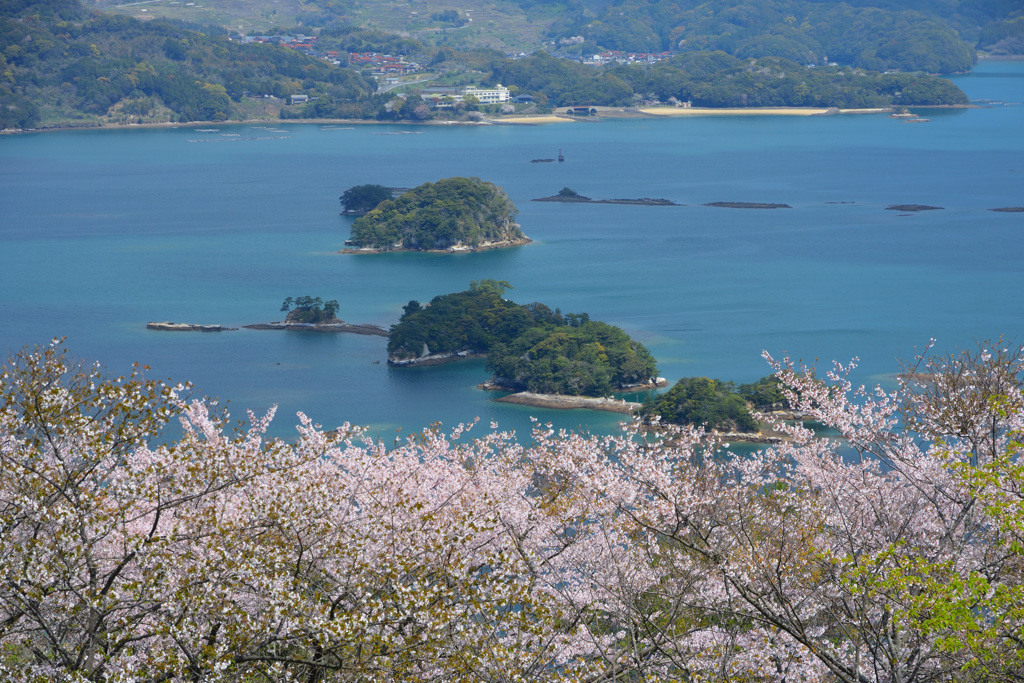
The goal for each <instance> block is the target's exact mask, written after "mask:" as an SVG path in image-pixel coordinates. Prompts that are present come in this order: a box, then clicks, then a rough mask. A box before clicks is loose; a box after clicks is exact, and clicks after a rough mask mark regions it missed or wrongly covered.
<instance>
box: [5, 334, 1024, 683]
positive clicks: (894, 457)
mask: <svg viewBox="0 0 1024 683" xmlns="http://www.w3.org/2000/svg"><path fill="white" fill-rule="evenodd" d="M768 360H769V362H770V363H771V364H772V365H773V367H774V369H775V371H776V373H777V376H778V377H779V378H780V380H781V381H782V384H783V386H784V387H785V388H786V391H787V392H788V399H789V402H790V404H791V405H792V406H793V407H794V408H795V409H796V410H798V411H800V412H801V413H802V414H803V415H804V416H805V417H806V418H807V419H811V420H814V421H817V422H820V423H823V424H826V425H828V426H830V427H831V428H832V429H833V430H835V432H837V433H838V435H839V436H838V437H837V438H829V439H826V438H821V437H817V436H815V435H814V434H813V433H812V432H810V431H809V430H807V429H805V428H804V427H803V426H802V425H800V424H779V425H777V426H776V428H777V429H779V430H781V431H784V432H785V433H786V434H787V439H786V440H784V441H783V442H782V443H780V444H777V445H775V446H772V447H770V448H766V449H764V450H761V451H758V452H756V453H753V454H751V455H749V456H744V457H739V456H733V455H732V454H730V453H729V452H728V451H727V450H725V449H724V447H723V444H722V443H721V442H720V440H719V439H718V437H717V435H716V434H714V433H708V432H706V431H704V430H702V429H700V428H685V429H680V430H676V431H673V432H670V433H660V434H659V435H657V436H650V435H645V434H643V433H641V432H640V431H639V430H640V427H639V425H632V426H627V427H625V428H624V430H623V431H622V433H620V434H617V435H613V436H608V437H594V436H585V435H581V434H576V433H566V432H555V431H553V430H552V429H551V428H550V427H546V426H543V425H537V427H536V429H535V431H534V433H533V435H532V440H531V441H529V442H528V443H525V444H523V443H520V442H519V441H518V440H517V439H516V438H515V435H514V434H511V433H508V432H502V431H499V430H498V428H497V426H496V425H492V426H491V429H490V430H489V431H486V432H485V433H484V434H482V435H479V436H476V435H475V431H476V429H477V428H476V427H475V426H474V425H468V426H460V427H458V428H456V429H454V430H452V431H451V432H450V433H447V434H446V433H443V432H441V431H440V430H439V429H433V430H428V431H425V432H424V433H422V434H418V435H415V436H413V437H410V438H409V439H407V440H406V441H405V442H404V443H401V444H397V445H395V446H394V447H391V448H388V447H386V446H385V445H384V444H382V443H380V442H376V441H373V440H371V439H369V438H367V437H366V436H365V435H364V434H363V432H362V431H361V430H360V429H358V428H355V427H352V426H350V425H344V426H342V427H341V428H339V429H337V430H332V431H325V430H323V429H322V428H320V427H319V426H318V425H315V424H313V423H312V421H311V420H309V419H308V418H307V417H305V416H304V415H301V414H300V415H299V424H298V426H297V436H296V439H295V440H294V442H292V443H288V442H284V441H280V440H273V439H268V438H267V437H266V431H267V428H268V426H269V424H270V421H271V420H272V419H273V417H274V415H273V411H271V412H270V413H268V414H267V415H265V416H263V417H257V416H253V415H250V416H249V421H248V427H247V428H246V429H245V430H244V431H238V432H232V431H231V430H230V429H229V428H228V422H227V416H226V415H223V414H218V413H217V412H216V410H215V407H214V406H211V405H210V404H209V403H207V402H204V401H202V400H189V399H187V398H186V397H185V393H186V392H187V388H185V387H180V386H179V387H170V386H167V385H165V384H162V383H160V382H154V381H152V380H147V379H145V378H144V377H143V375H142V372H141V370H140V371H138V372H137V373H135V374H133V375H132V376H130V377H128V378H116V379H110V378H105V377H103V375H102V374H101V373H100V372H99V370H98V368H96V367H94V366H83V365H81V364H76V363H73V362H72V361H70V360H69V357H68V355H67V353H66V351H65V350H63V349H62V348H61V347H60V345H59V344H55V345H51V346H49V347H46V348H42V349H35V350H31V351H25V352H23V353H21V354H19V355H18V356H17V357H15V358H13V359H11V361H10V362H9V363H8V364H7V365H6V366H5V367H4V369H3V372H2V375H0V382H2V384H0V470H2V471H0V572H2V575H0V677H2V678H3V679H4V680H12V681H103V682H108V681H109V682H111V683H112V682H115V681H116V682H125V683H127V682H129V681H210V682H214V681H248V680H272V681H292V680H307V681H349V680H351V681H544V680H559V681H561V680H566V681H613V680H627V679H628V680H681V679H682V680H689V681H723V682H724V681H737V680H750V681H808V682H811V681H849V682H850V683H854V682H856V683H865V682H877V683H882V682H886V683H888V682H892V683H904V682H906V683H909V682H911V681H925V680H929V681H932V680H934V681H943V680H949V681H952V680H964V676H966V675H972V676H977V677H979V678H987V679H989V680H998V679H1000V678H1005V679H1006V680H1013V679H1014V678H1015V677H1018V678H1019V676H1020V675H1021V672H1022V671H1024V666H1022V662H1021V660H1020V655H1019V654H1018V650H1019V648H1016V647H1015V646H1014V643H1015V642H1020V638H1021V636H1022V635H1024V627H1022V624H1024V614H1021V608H1020V604H1022V602H1021V600H1020V598H1021V585H1022V582H1021V579H1022V578H1024V572H1022V562H1021V560H1022V556H1024V543H1022V542H1024V533H1022V529H1024V496H1022V495H1021V490H1022V484H1024V474H1022V471H1021V467H1020V465H1019V464H1018V462H1017V457H1016V453H1017V448H1018V445H1019V435H1020V430H1021V427H1022V420H1024V401H1022V398H1021V393H1020V382H1019V375H1020V369H1021V364H1020V354H1019V352H1018V353H1014V352H1010V351H1005V352H1004V351H996V352H992V351H990V350H988V349H987V348H985V349H982V350H981V351H980V352H978V353H968V354H964V355H962V356H954V357H949V358H945V359H937V360H936V361H927V362H925V363H926V365H927V367H924V368H918V369H917V371H916V372H913V373H910V374H908V375H907V377H906V378H905V379H904V381H903V383H902V384H901V386H900V388H899V389H897V390H895V391H892V392H886V391H882V390H880V389H875V390H867V389H863V388H856V389H855V388H854V387H852V386H851V384H850V383H849V381H848V379H847V377H848V373H849V371H850V369H851V367H849V366H847V367H843V366H836V368H835V369H834V370H833V371H832V372H830V373H828V374H827V375H826V377H824V378H818V377H816V376H815V374H814V373H813V372H812V371H810V370H808V369H806V368H796V367H794V366H793V365H792V364H791V363H789V362H788V361H787V360H783V361H779V362H777V361H775V360H773V359H771V358H770V357H769V358H768ZM763 417H765V419H768V418H767V417H766V416H763ZM175 420H176V421H177V423H178V424H180V430H179V431H178V432H177V435H174V436H171V430H170V428H171V427H173V426H174V421H175Z"/></svg>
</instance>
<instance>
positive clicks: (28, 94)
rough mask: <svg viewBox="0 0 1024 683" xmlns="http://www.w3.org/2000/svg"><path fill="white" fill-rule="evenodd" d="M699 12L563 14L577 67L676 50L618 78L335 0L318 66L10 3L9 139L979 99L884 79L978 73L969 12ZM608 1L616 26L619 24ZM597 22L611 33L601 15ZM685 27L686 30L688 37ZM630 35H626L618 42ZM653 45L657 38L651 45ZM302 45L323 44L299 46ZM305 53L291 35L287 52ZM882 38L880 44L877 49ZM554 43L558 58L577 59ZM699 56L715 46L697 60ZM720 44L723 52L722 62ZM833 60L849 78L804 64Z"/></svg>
mask: <svg viewBox="0 0 1024 683" xmlns="http://www.w3.org/2000/svg"><path fill="white" fill-rule="evenodd" d="M378 1H383V0H365V2H366V4H360V5H359V7H362V8H363V9H361V10H359V11H360V12H362V11H368V10H367V9H366V8H368V7H370V6H372V5H373V3H374V2H378ZM433 1H434V0H431V2H433ZM438 1H439V0H438ZM480 1H481V2H483V1H484V0H480ZM487 1H491V0H487ZM501 1H503V2H506V3H510V2H512V0H501ZM997 1H998V0H975V5H976V6H977V7H982V8H983V7H990V9H991V11H988V12H987V13H985V12H982V11H981V10H980V9H979V10H977V12H976V15H971V16H975V19H972V21H976V22H977V21H983V20H985V17H995V19H993V20H992V21H990V22H989V23H988V24H986V26H985V28H984V29H983V30H982V29H978V35H979V36H985V38H984V40H988V41H989V42H990V43H991V45H993V46H998V49H999V50H1002V51H1004V52H1012V51H1014V50H1016V49H1017V46H1019V44H1021V43H1024V17H1016V16H1009V15H1007V14H1006V13H1003V14H1000V11H1001V10H999V9H998V7H997V6H996V5H997ZM494 2H498V0H494ZM695 2H696V0H661V1H660V2H653V0H618V4H615V5H608V6H607V7H605V6H604V4H602V3H599V2H597V1H596V0H594V2H591V0H587V1H586V2H582V1H580V0H565V1H564V2H562V3H556V4H557V5H558V6H559V7H563V8H567V10H571V11H567V13H566V18H565V19H564V20H563V24H565V26H563V27H562V28H563V29H565V28H566V26H568V27H569V28H570V29H571V31H570V33H571V32H572V31H576V30H579V31H583V32H585V33H587V35H588V36H589V37H588V38H587V39H586V40H584V39H583V38H582V37H580V36H575V37H574V38H573V40H572V41H570V43H571V45H570V47H572V49H575V50H576V51H577V53H578V54H577V56H579V55H580V54H584V53H585V52H586V51H587V50H597V49H599V45H598V43H597V42H595V41H598V40H600V41H604V42H602V43H601V45H616V46H620V47H625V46H626V45H636V46H643V47H658V46H665V45H670V46H674V47H673V48H672V50H671V51H675V52H678V54H676V55H675V56H674V57H671V58H670V59H664V58H665V57H669V56H670V55H662V56H661V58H663V59H662V61H661V62H659V63H657V64H653V65H629V66H623V65H620V64H617V63H615V61H614V60H612V61H610V62H609V63H608V64H606V65H604V66H595V65H590V64H581V63H579V61H573V60H571V59H563V58H559V57H558V56H557V54H549V53H547V52H544V51H538V52H536V53H534V54H533V55H531V56H529V57H525V58H509V57H507V56H506V55H505V54H503V53H501V52H498V51H495V50H487V49H474V50H465V49H464V50H456V49H453V48H452V47H450V46H447V45H445V46H442V47H433V46H430V45H427V44H424V43H423V42H421V41H419V40H416V39H413V38H409V37H404V36H399V35H396V34H393V33H388V32H385V31H380V30H376V29H367V28H361V27H359V26H357V25H356V20H357V19H358V17H357V15H356V10H353V17H355V18H354V19H352V21H349V20H348V19H347V18H344V17H342V18H337V17H336V16H335V15H336V13H337V12H340V11H342V9H344V7H348V5H345V4H344V3H342V4H341V5H338V6H333V5H329V3H328V0H321V5H318V7H320V9H321V10H322V12H321V13H320V14H316V15H315V16H314V15H308V16H307V17H306V18H307V19H309V20H310V21H313V20H316V21H327V20H330V21H329V22H328V23H327V24H324V25H323V27H322V28H321V29H319V30H318V31H317V35H316V36H315V41H313V42H315V47H310V46H309V45H306V46H304V47H303V49H304V50H305V51H306V52H309V54H305V53H304V52H303V51H302V50H300V49H289V48H287V47H284V46H279V45H276V44H273V40H279V39H280V36H279V35H278V34H275V36H277V37H274V38H273V39H272V41H271V42H269V43H265V42H242V41H241V40H239V39H238V38H239V36H238V35H237V34H235V39H234V40H232V39H229V36H228V34H227V31H226V29H224V28H222V27H218V26H201V25H198V24H193V23H184V22H181V21H177V20H170V19H150V20H147V21H140V20H137V19H134V18H132V17H129V16H124V15H122V14H101V13H98V12H96V11H92V10H87V9H84V8H83V7H82V5H80V4H79V3H78V2H77V0H40V1H39V2H30V1H27V0H0V10H2V14H0V128H2V129H12V128H13V129H24V128H41V127H66V126H95V125H110V124H114V125H116V124H135V123H160V122H188V121H228V120H242V119H276V118H346V119H379V120H388V121H399V120H409V121H425V120H429V119H434V118H444V119H448V120H465V119H468V118H473V117H475V118H476V119H479V118H482V117H484V116H503V115H507V114H509V113H516V112H518V111H519V110H522V109H526V110H528V111H532V112H544V111H550V110H551V108H552V107H556V106H565V105H608V106H629V105H633V104H639V103H641V102H643V101H645V100H650V98H651V96H652V95H653V96H655V97H657V98H659V99H661V100H662V101H669V100H670V99H671V98H675V99H676V100H680V101H687V100H689V101H692V102H693V103H694V104H698V105H702V106H764V105H773V106H829V107H833V106H834V107H866V106H871V107H874V106H889V105H913V104H958V103H962V102H964V101H966V97H965V96H964V95H963V93H962V92H961V91H959V90H958V89H957V88H956V87H955V86H953V85H952V84H951V83H950V82H948V81H943V80H937V79H932V78H930V77H923V76H908V75H879V74H878V73H871V71H872V70H880V69H885V68H896V69H898V70H901V71H907V70H916V69H921V70H924V71H955V70H962V69H965V68H969V66H970V64H971V63H973V59H974V53H973V52H972V50H971V48H970V47H969V46H968V45H967V43H965V42H964V41H962V40H961V39H960V38H958V37H956V35H955V34H954V33H953V32H952V29H950V28H948V25H947V24H945V23H943V22H945V21H950V22H952V21H962V22H965V21H967V18H966V17H968V15H967V14H966V13H963V12H961V13H956V12H954V11H952V10H950V12H951V14H950V18H948V19H947V18H945V17H942V16H939V15H937V14H935V13H934V12H933V13H932V14H930V15H924V14H919V15H918V14H913V13H909V14H908V13H906V12H903V13H899V12H898V13H897V14H898V15H899V16H897V15H896V14H893V12H892V10H889V9H877V8H858V7H851V6H850V5H846V4H835V3H826V2H809V1H808V0H748V1H747V2H746V3H743V4H741V3H740V2H739V0H718V2H712V3H706V4H704V5H701V6H700V7H695V6H694V5H695ZM324 3H328V4H324ZM948 3H954V4H955V0H948ZM986 3H988V4H986ZM146 4H147V7H145V8H141V9H147V8H153V9H154V12H153V14H154V15H155V14H157V13H158V12H156V11H155V9H156V7H157V5H155V4H153V3H146ZM890 4H892V2H891V0H890ZM160 6H161V7H164V5H160ZM228 6H229V7H236V6H235V5H231V4H229V5H228ZM554 6H555V5H552V4H548V5H544V6H543V7H539V6H538V5H536V4H535V3H531V2H530V1H529V0H516V3H515V5H514V7H515V8H517V9H516V12H520V13H525V14H517V15H516V16H530V17H540V16H541V15H543V14H544V12H549V11H550V10H551V8H552V7H554ZM613 6H614V7H618V8H619V9H620V10H621V11H622V15H621V16H620V15H614V16H613V15H610V14H607V11H608V7H613ZM133 7H139V6H137V5H133ZM166 7H171V6H170V5H166ZM175 7H178V6H175ZM417 7H419V5H418V4H417ZM426 7H427V8H430V7H432V5H429V4H428V5H426ZM965 7H966V5H965ZM332 8H333V9H332ZM545 8H546V9H545ZM687 8H689V9H687ZM141 9H139V12H141ZM627 10H628V13H627ZM238 11H241V10H240V9H239V10H238ZM346 11H347V10H346ZM416 11H417V12H418V11H419V10H416ZM467 11H468V10H467ZM679 12H683V14H682V15H680V14H679ZM787 12H792V14H788V13H787ZM434 13H436V14H437V15H438V17H437V18H433V17H432V18H431V19H430V21H434V22H437V21H440V22H442V23H444V22H448V23H449V24H452V23H458V22H460V21H463V20H465V21H466V22H467V25H468V24H469V23H472V22H469V19H471V18H472V16H465V12H464V13H463V14H455V15H452V14H450V13H448V14H446V13H445V12H434ZM598 13H602V14H601V16H606V18H607V19H608V20H607V21H600V20H598V19H595V18H594V17H595V16H596V15H597V14H598ZM184 14H187V13H184ZM499 14H500V13H499ZM499 14H495V15H493V17H494V18H492V19H488V20H487V25H488V26H489V27H490V28H489V29H488V30H491V29H493V30H498V28H499V26H500V25H501V17H500V16H499ZM1016 14H1021V10H1016ZM544 16H547V15H544ZM681 16H682V17H684V18H685V19H686V21H689V22H690V23H686V24H679V23H678V22H679V21H681V19H680V17H681ZM332 17H334V18H333V19H332ZM1000 17H1002V18H1000ZM549 19H550V17H549ZM626 19H628V21H626ZM897 19H898V20H899V21H896V20H897ZM475 21H476V20H475V19H474V22H475ZM529 21H534V19H529ZM536 21H538V22H541V20H540V19H539V18H538V19H536ZM545 21H547V20H545ZM566 22H568V23H567V24H566ZM623 22H626V23H625V24H623ZM778 22H781V23H778ZM873 22H874V23H873ZM879 22H881V24H885V26H884V27H880V26H879V25H878V24H879ZM901 22H902V23H901ZM492 23H493V26H491V24H492ZM541 23H544V22H541ZM548 25H550V22H548V23H545V24H544V26H548ZM627 25H628V27H629V29H630V30H629V31H625V30H624V29H623V30H621V31H620V30H619V28H621V27H622V26H627ZM671 26H674V27H675V28H670V27H671ZM616 27H619V28H616ZM645 27H646V28H645ZM780 27H782V28H780ZM785 27H788V28H785ZM900 27H902V28H900ZM535 28H536V27H535ZM557 28H558V27H557V26H555V29H557ZM776 29H778V32H777V33H772V31H775V30H776ZM281 30H282V31H283V30H284V29H281ZM765 31H768V33H765ZM900 31H902V33H900ZM282 35H287V34H282ZM630 36H633V37H630ZM642 36H647V38H643V39H642V40H641V37H642ZM652 36H653V37H652ZM307 39H308V40H310V41H312V40H313V39H312V38H303V39H302V40H307ZM302 40H297V39H295V38H294V36H293V37H292V44H293V45H295V44H298V43H301V42H302ZM858 40H859V41H861V42H860V43H858V42H857V41H858ZM645 41H648V42H645ZM871 41H874V42H873V43H871V45H874V47H871V48H868V47H865V45H867V44H868V43H869V42H871ZM559 43H560V45H561V47H560V48H559V49H560V50H562V51H563V52H564V51H565V50H567V49H568V48H567V47H566V45H564V44H562V42H561V41H559ZM702 46H704V47H707V48H708V49H699V48H702ZM715 46H717V48H718V49H711V48H714V47H715ZM942 46H945V47H942ZM826 48H827V49H826ZM993 49H994V50H995V49H996V48H995V47H993ZM858 50H859V52H858ZM354 52H358V53H364V54H365V53H378V54H390V55H400V56H401V58H402V60H403V62H402V64H403V66H402V68H403V69H404V68H405V66H407V65H409V64H415V63H418V66H417V67H416V71H415V73H414V74H413V76H412V77H410V78H411V79H413V80H415V81H416V84H415V85H412V86H406V87H401V84H398V86H399V88H398V89H395V90H392V89H391V87H392V86H390V85H389V86H388V88H387V89H381V90H379V91H378V84H377V81H376V80H375V78H374V74H371V73H370V71H369V67H368V66H367V65H366V64H362V65H361V64H360V63H359V62H357V61H353V62H352V63H351V65H349V56H348V55H349V53H354ZM320 57H328V59H322V58H320ZM826 57H827V59H828V60H829V61H830V62H831V61H838V62H839V63H840V66H839V67H821V66H819V67H817V68H813V69H812V68H810V67H808V66H807V64H808V63H809V62H811V63H818V62H824V61H825V59H826ZM332 62H333V63H332ZM850 64H853V65H855V66H856V68H854V69H851V68H849V65H850ZM376 68H377V71H378V72H383V71H384V69H383V68H380V67H379V65H378V67H376ZM386 75H388V76H391V75H392V74H391V72H388V73H387V74H386ZM378 77H380V74H379V73H378ZM428 83H438V84H446V85H470V84H472V85H484V86H487V85H491V86H493V85H494V84H496V83H503V84H505V85H506V86H509V87H510V88H511V89H512V91H513V94H516V95H530V96H532V97H533V98H534V99H533V100H532V101H530V102H529V103H528V104H526V105H522V106H519V107H518V108H517V107H512V106H511V105H507V104H506V105H501V106H499V105H489V106H484V105H479V106H477V105H472V106H466V107H454V108H449V109H434V108H431V107H430V105H429V103H428V102H427V101H425V100H423V99H421V98H420V96H419V94H418V92H417V90H416V88H417V87H423V85H426V84H428ZM385 90H386V91H385ZM293 95H302V96H304V97H303V98H302V99H303V100H304V101H305V103H297V104H294V105H289V104H288V100H289V98H290V97H291V96H293Z"/></svg>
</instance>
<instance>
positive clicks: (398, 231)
mask: <svg viewBox="0 0 1024 683" xmlns="http://www.w3.org/2000/svg"><path fill="white" fill-rule="evenodd" d="M516 213H517V210H516V207H515V205H514V204H512V201H511V200H510V199H509V198H508V195H506V194H505V192H504V190H502V189H501V188H499V187H498V186H497V185H494V184H493V183H488V182H485V181H483V180H480V179H479V178H446V179H443V180H439V181H437V182H436V183H424V184H423V185H420V186H419V187H416V188H414V189H412V190H410V191H408V192H406V193H405V194H403V195H401V196H400V197H397V198H396V199H391V200H387V201H384V202H381V203H380V204H379V205H378V206H377V207H376V208H375V209H373V210H372V211H370V212H369V213H368V214H366V215H365V216H363V217H361V218H358V219H356V221H355V223H353V225H352V238H351V240H350V241H351V243H352V244H354V245H356V246H359V247H372V248H376V249H384V250H388V249H422V250H429V249H448V248H450V247H453V246H455V245H459V244H461V245H465V246H468V247H478V246H480V245H481V244H482V243H484V242H500V241H509V240H519V239H523V233H522V232H521V231H520V230H519V227H518V226H517V225H516V224H515V223H514V222H513V220H514V218H515V215H516Z"/></svg>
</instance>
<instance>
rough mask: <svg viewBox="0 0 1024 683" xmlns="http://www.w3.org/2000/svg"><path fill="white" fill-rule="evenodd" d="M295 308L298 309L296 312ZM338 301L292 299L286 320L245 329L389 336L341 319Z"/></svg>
mask: <svg viewBox="0 0 1024 683" xmlns="http://www.w3.org/2000/svg"><path fill="white" fill-rule="evenodd" d="M293 306H294V308H292V307H293ZM339 308H340V306H339V304H338V301H337V300H336V299H332V300H330V301H326V302H325V301H324V300H323V299H321V298H320V297H318V296H317V297H313V296H300V297H296V298H294V299H293V298H292V297H288V298H287V299H285V300H284V303H283V304H282V305H281V312H282V313H287V315H286V316H285V319H284V320H281V321H278V322H270V323H254V324H252V325H243V326H242V327H244V328H245V329H248V330H292V331H301V332H348V333H350V334H368V335H374V336H377V337H386V336H388V331H387V330H385V329H384V328H383V327H380V326H379V325H353V324H350V323H347V322H345V321H344V320H339V319H338V318H337V313H338V309H339ZM146 328H147V329H150V330H160V331H165V332H189V331H195V332H222V331H226V330H237V329H238V328H237V327H225V326H223V325H192V324H188V323H173V322H151V323H147V324H146Z"/></svg>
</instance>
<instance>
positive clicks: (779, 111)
mask: <svg viewBox="0 0 1024 683" xmlns="http://www.w3.org/2000/svg"><path fill="white" fill-rule="evenodd" d="M640 111H642V112H643V113H645V114H650V115H652V116H823V115H826V114H828V113H829V112H830V111H831V112H838V113H840V114H883V113H888V112H889V111H890V110H889V109H839V110H836V109H827V108H824V107H734V108H723V109H717V108H716V109H711V108H708V107H641V108H640Z"/></svg>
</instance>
